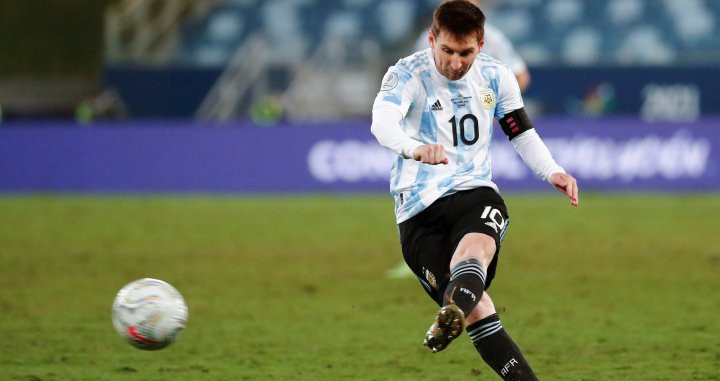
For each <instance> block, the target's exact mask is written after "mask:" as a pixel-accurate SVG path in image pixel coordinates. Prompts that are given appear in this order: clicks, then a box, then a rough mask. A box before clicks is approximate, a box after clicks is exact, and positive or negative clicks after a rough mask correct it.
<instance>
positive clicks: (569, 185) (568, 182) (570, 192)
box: [550, 172, 579, 206]
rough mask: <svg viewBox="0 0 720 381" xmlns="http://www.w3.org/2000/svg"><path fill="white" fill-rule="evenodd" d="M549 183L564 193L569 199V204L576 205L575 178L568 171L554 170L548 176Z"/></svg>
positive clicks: (576, 190)
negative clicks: (554, 171)
mask: <svg viewBox="0 0 720 381" xmlns="http://www.w3.org/2000/svg"><path fill="white" fill-rule="evenodd" d="M550 184H552V185H554V186H555V188H557V190H559V191H560V192H563V193H565V195H567V196H568V198H569V199H570V205H572V206H578V203H579V201H578V196H579V193H578V185H577V180H575V178H574V177H572V176H571V175H570V174H569V173H562V172H556V173H553V174H552V175H551V176H550Z"/></svg>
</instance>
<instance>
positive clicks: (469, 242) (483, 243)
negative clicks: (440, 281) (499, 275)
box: [451, 233, 496, 268]
mask: <svg viewBox="0 0 720 381" xmlns="http://www.w3.org/2000/svg"><path fill="white" fill-rule="evenodd" d="M495 251H496V246H495V239H493V238H492V237H490V236H489V235H487V234H482V233H469V234H466V235H465V236H464V237H463V238H462V239H461V240H460V243H459V244H458V247H457V249H456V250H455V253H454V254H453V260H452V262H455V263H457V262H460V261H463V260H467V259H469V258H476V259H478V260H479V261H480V263H482V265H483V267H485V268H487V266H488V265H489V264H490V262H491V261H492V258H493V256H494V255H495ZM451 267H452V266H451Z"/></svg>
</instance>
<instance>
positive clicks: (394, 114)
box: [370, 67, 448, 164]
mask: <svg viewBox="0 0 720 381" xmlns="http://www.w3.org/2000/svg"><path fill="white" fill-rule="evenodd" d="M417 91H418V88H417V85H416V84H415V83H414V82H413V81H412V75H411V74H410V73H408V72H406V71H403V70H400V69H397V68H396V67H391V68H390V70H388V72H387V74H385V77H384V78H383V84H382V86H381V88H380V92H379V93H378V95H377V97H376V98H375V103H374V104H373V110H372V126H371V127H370V131H371V132H372V133H373V135H375V138H376V139H377V140H378V142H379V143H380V145H382V146H384V147H386V148H388V149H390V150H391V151H393V152H395V153H396V154H398V155H400V156H402V157H404V158H406V159H414V160H417V161H419V162H422V163H425V164H447V163H448V158H447V156H446V155H445V148H444V147H443V145H442V144H424V143H423V142H421V141H418V140H415V139H413V138H411V137H410V136H408V134H407V133H405V131H404V128H403V121H404V119H405V118H406V116H407V114H408V111H409V109H410V106H411V105H412V104H413V102H414V100H415V95H416V92H417Z"/></svg>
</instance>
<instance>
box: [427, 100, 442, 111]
mask: <svg viewBox="0 0 720 381" xmlns="http://www.w3.org/2000/svg"><path fill="white" fill-rule="evenodd" d="M442 109H443V108H442V105H441V104H440V100H439V99H438V100H436V101H435V103H433V104H432V106H430V110H433V111H442Z"/></svg>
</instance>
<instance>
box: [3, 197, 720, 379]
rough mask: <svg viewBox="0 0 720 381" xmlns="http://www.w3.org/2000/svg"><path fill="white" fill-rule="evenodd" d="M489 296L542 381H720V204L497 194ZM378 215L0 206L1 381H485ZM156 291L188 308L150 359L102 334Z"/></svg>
mask: <svg viewBox="0 0 720 381" xmlns="http://www.w3.org/2000/svg"><path fill="white" fill-rule="evenodd" d="M506 201H507V204H508V208H509V210H510V214H511V221H512V223H511V226H510V230H509V232H508V235H507V237H506V241H505V244H504V246H503V251H502V254H501V258H500V267H499V272H498V275H497V277H496V278H495V281H494V283H493V287H492V288H491V289H490V291H491V295H492V296H493V299H494V300H495V303H496V306H497V307H498V309H499V311H500V312H501V317H502V319H503V323H504V325H505V328H506V329H507V330H508V332H510V334H511V335H512V336H513V337H514V338H515V339H516V341H517V342H518V343H519V344H520V346H521V347H522V348H523V350H524V352H525V354H526V357H528V359H529V361H530V362H531V364H532V365H533V367H534V368H535V370H536V372H537V374H538V376H539V377H540V378H541V379H543V380H613V381H615V380H720V365H719V364H720V238H718V237H719V236H720V235H719V233H718V229H719V228H720V196H717V195H663V196H659V195H632V196H630V195H600V194H592V195H585V196H584V197H583V198H582V199H581V204H580V208H577V209H574V208H571V207H570V206H569V203H568V202H567V201H566V200H565V199H564V198H563V197H562V196H561V195H557V194H547V195H532V196H531V195H512V194H511V195H506ZM393 218H394V217H393V214H392V204H391V200H390V198H389V196H385V195H368V196H347V197H345V196H330V195H319V196H303V197H289V196H288V197H254V196H253V197H249V196H248V197H230V196H227V197H201V196H191V197H176V196H167V197H165V196H162V197H161V196H151V197H132V196H53V195H48V196H42V195H34V196H9V195H6V196H3V197H0V379H1V380H27V381H30V380H33V381H40V380H42V381H49V380H62V381H66V380H145V381H148V380H173V381H175V380H213V381H217V380H423V381H430V380H438V381H439V380H467V379H477V380H498V379H499V378H497V377H496V376H495V375H494V373H492V371H491V370H490V369H489V368H488V367H487V366H486V365H485V364H484V363H483V362H482V361H481V359H480V357H479V356H478V355H477V353H476V352H475V350H474V348H473V347H472V345H471V343H470V341H469V340H468V339H467V336H466V335H464V336H463V337H461V338H460V339H458V340H457V341H456V342H455V343H453V345H451V346H450V348H448V349H447V350H445V351H443V352H441V353H438V354H431V353H430V352H429V351H428V350H427V349H426V348H424V347H422V345H421V342H422V336H423V333H424V332H425V330H426V329H427V327H428V326H429V324H430V322H431V320H432V317H433V315H434V313H435V312H436V307H435V306H434V305H433V303H432V302H431V301H430V299H429V298H428V297H427V296H426V295H425V294H424V292H423V291H422V288H421V287H420V285H419V284H418V283H417V281H416V280H414V279H389V278H387V277H386V276H385V273H386V271H387V270H388V269H390V268H392V267H393V266H395V265H396V264H397V263H398V262H399V261H400V258H401V255H400V252H399V246H398V243H397V232H396V228H395V224H394V219H393ZM142 277H155V278H160V279H163V280H166V281H168V282H170V283H172V284H173V285H174V286H176V287H177V288H178V289H179V290H180V292H181V293H183V295H184V296H185V299H186V301H187V303H188V306H189V308H190V317H189V321H188V326H187V329H186V330H185V331H184V332H183V333H182V335H181V336H180V338H179V340H178V342H176V343H175V344H173V345H171V346H170V347H168V348H166V349H163V350H161V351H157V352H145V351H140V350H137V349H134V348H132V347H131V346H130V345H128V344H126V343H125V342H123V341H122V340H121V339H120V337H119V336H118V335H117V334H116V333H115V331H114V329H113V327H112V324H111V311H110V306H111V304H112V301H113V298H114V297H115V293H116V292H117V291H118V289H119V288H120V287H122V286H123V285H125V284H126V283H128V282H130V281H131V280H134V279H137V278H142Z"/></svg>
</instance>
